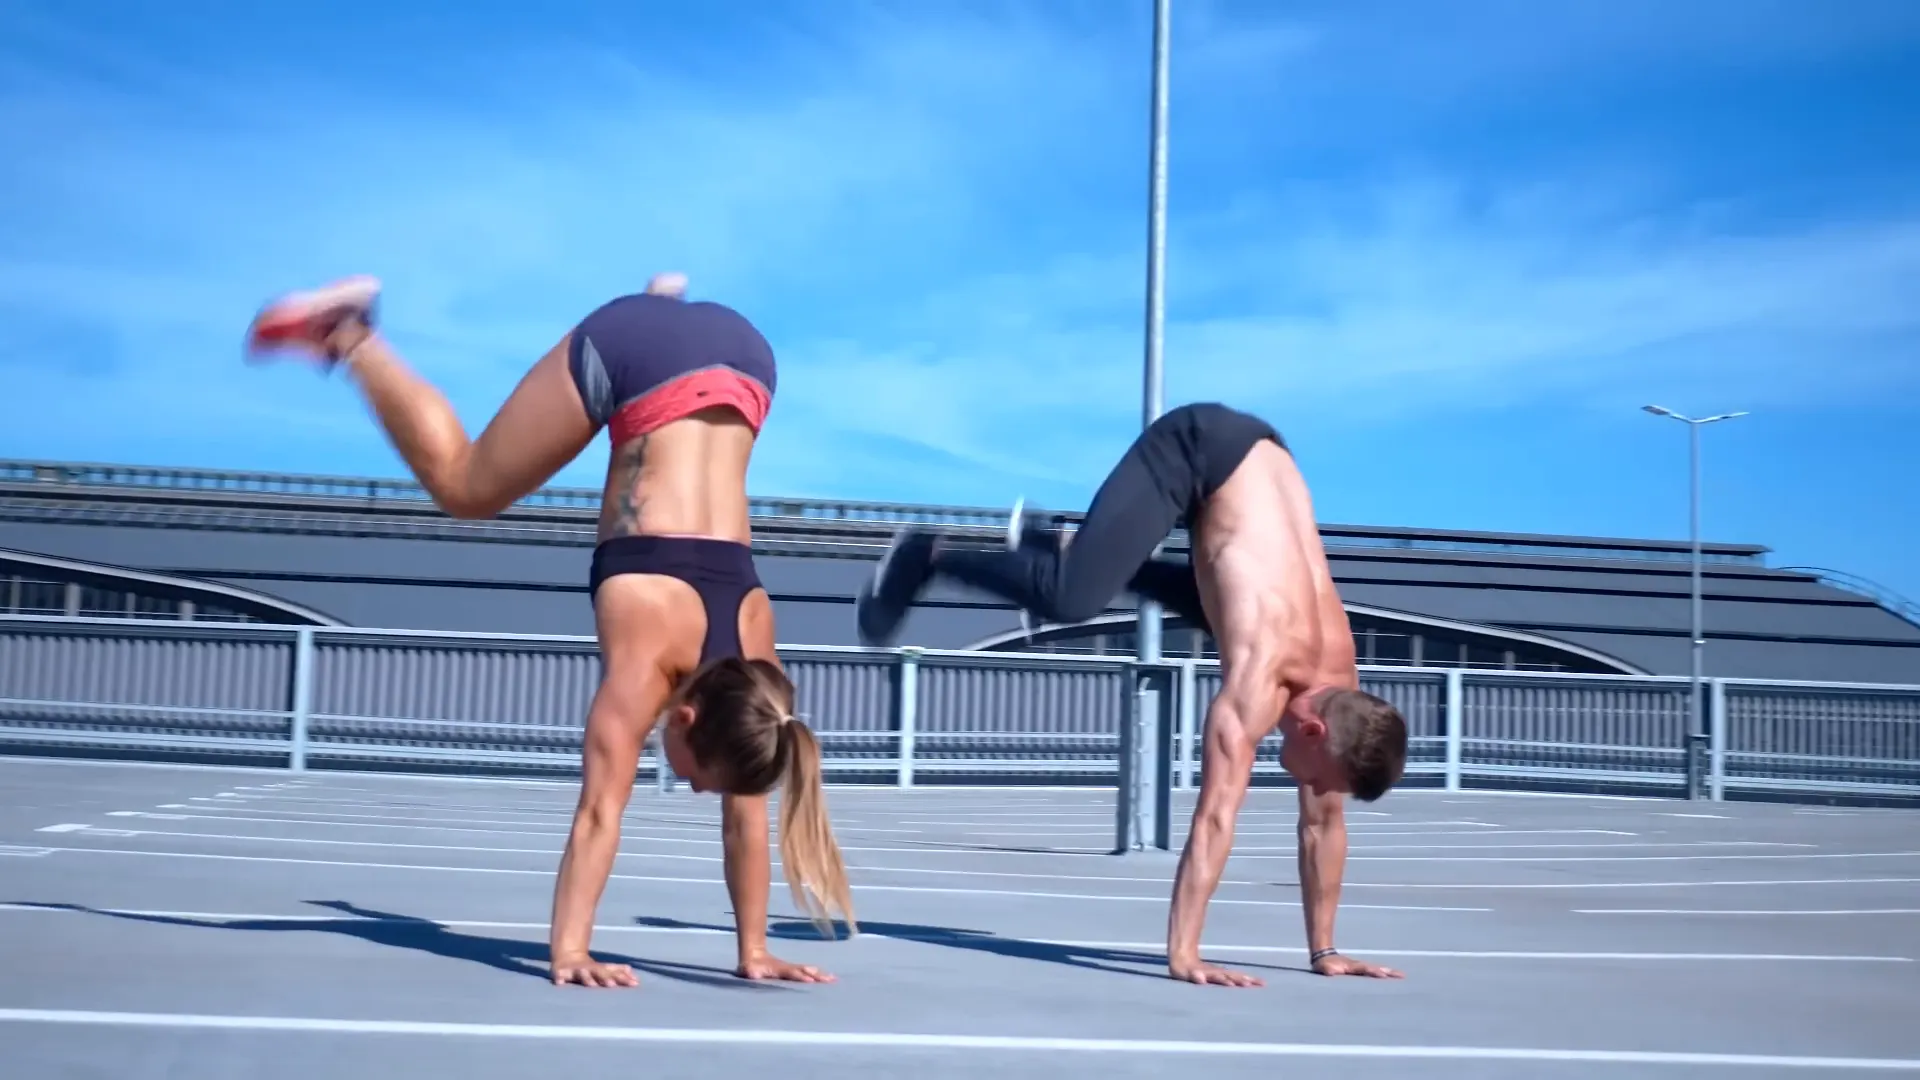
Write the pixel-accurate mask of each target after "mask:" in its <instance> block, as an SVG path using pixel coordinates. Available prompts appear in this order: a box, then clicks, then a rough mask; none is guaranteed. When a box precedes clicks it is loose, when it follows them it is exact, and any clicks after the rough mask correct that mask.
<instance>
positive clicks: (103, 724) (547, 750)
mask: <svg viewBox="0 0 1920 1080" xmlns="http://www.w3.org/2000/svg"><path fill="white" fill-rule="evenodd" d="M781 655H782V657H783V661H784V663H785V664H786V666H787V668H788V671H789V673H790V674H791V675H792V677H793V680H794V683H795V685H796V686H797V688H798V690H799V705H798V709H797V711H798V712H799V714H800V715H801V716H802V717H803V718H805V719H806V720H807V722H808V723H809V724H810V725H811V726H812V727H813V728H814V729H815V730H816V731H817V732H818V733H819V734H820V736H821V741H822V744H823V746H824V747H825V752H826V768H827V771H828V773H829V776H830V778H832V779H834V780H836V781H839V782H850V783H884V784H898V785H902V786H912V785H916V784H968V783H971V784H978V783H1012V782H1021V783H1053V784H1063V783H1064V784H1074V783H1084V784H1102V785H1105V784H1113V783H1116V782H1117V781H1118V778H1119V767H1118V762H1119V752H1120V747H1121V742H1122V740H1121V727H1122V722H1123V719H1124V718H1125V717H1126V713H1127V704H1126V702H1127V698H1128V695H1129V694H1130V693H1131V689H1130V688H1131V686H1132V684H1133V679H1134V675H1135V673H1136V671H1137V669H1136V668H1135V666H1134V665H1133V664H1132V663H1131V662H1130V661H1129V660H1127V659H1125V658H1120V657H1097V656H1061V655H1054V654H1022V653H1000V652H994V653H988V652H946V651H935V650H918V649H860V648H845V647H829V646H789V647H783V648H782V649H781ZM1163 666H1166V665H1163ZM1170 666H1172V667H1174V668H1176V669H1177V673H1178V674H1177V678H1176V679H1175V680H1174V683H1175V690H1174V693H1173V694H1172V700H1171V703H1170V705H1169V708H1170V709H1171V710H1172V715H1173V716H1174V718H1175V720H1174V728H1175V734H1174V738H1173V747H1172V754H1171V769H1172V772H1173V777H1174V785H1175V787H1177V788H1191V787H1192V786H1193V785H1194V784H1195V783H1196V782H1197V781H1198V778H1199V767H1200V761H1199V739H1198V735H1199V732H1200V730H1201V728H1202V726H1203V719H1204V716H1205V712H1206V708H1207V705H1208V703H1209V702H1210V701H1211V700H1212V699H1213V696H1214V694H1215V693H1216V692H1217V691H1218V688H1219V670H1218V666H1217V665H1216V664H1215V663H1214V662H1212V661H1204V660H1185V661H1178V662H1175V663H1174V664H1172V665H1170ZM599 679H600V660H599V655H598V651H597V648H596V646H595V643H594V641H593V639H592V638H586V637H546V636H512V635H497V634H455V633H439V632H431V631H404V630H369V629H357V628H338V627H291V626H266V625H259V624H213V623H199V622H147V621H135V620H105V619H102V620H93V619H71V618H57V617H34V616H13V617H0V751H10V752H14V753H56V754H59V753H84V754H107V755H117V756H128V757H139V758H146V759H156V760H194V761H226V762H239V763H254V764H266V765H273V766H286V767H289V768H293V769H309V768H359V769H367V768H373V769H396V770H411V771H422V770H427V771H455V772H463V773H475V772H490V771H491V772H500V771H509V772H514V773H521V774H525V773H535V774H538V773H550V774H556V775H562V774H570V773H573V772H575V771H576V770H577V769H578V766H579V753H580V744H581V736H582V725H583V722H584V719H585V717H586V714H587V708H588V705H589V703H590V702H591V700H592V697H593V694H594V691H595V688H596V686H597V685H598V682H599ZM1361 682H1362V686H1363V687H1364V688H1365V689H1367V690H1368V691H1370V692H1372V693H1375V694H1379V695H1381V696H1382V697H1385V698H1386V699H1388V700H1390V701H1392V702H1394V703H1395V704H1396V705H1397V706H1399V708H1400V710H1401V711H1402V713H1403V714H1404V715H1405V716H1406V718H1407V721H1408V724H1409V725H1410V729H1411V732H1410V734H1411V753H1410V761H1409V766H1408V774H1409V780H1408V782H1409V783H1419V784H1428V785H1445V786H1446V787H1448V788H1454V789H1459V788H1464V787H1472V786H1487V785H1498V786H1514V785H1534V786H1544V787H1556V788H1562V789H1588V790H1592V789H1610V790H1632V791H1643V792H1647V793H1653V794H1674V795H1681V794H1684V793H1685V790H1686V777H1687V775H1688V773H1687V760H1686V755H1687V753H1688V752H1689V751H1688V746H1689V739H1688V732H1689V729H1690V725H1689V714H1690V710H1691V697H1690V684H1689V683H1688V681H1687V680H1686V679H1685V678H1676V677H1642V676H1622V675H1567V674H1558V673H1535V672H1509V671H1478V670H1460V669H1438V668H1404V667H1396V668H1363V669H1362V673H1361ZM1708 688H1709V693H1708V695H1707V701H1708V705H1709V707H1708V709H1707V718H1708V729H1707V732H1706V738H1705V739H1704V740H1701V741H1702V742H1703V744H1704V745H1703V747H1702V749H1703V750H1704V753H1705V755H1706V760H1705V761H1704V762H1701V763H1700V765H1701V767H1702V768H1701V771H1702V772H1703V773H1704V775H1705V776H1706V777H1707V778H1708V789H1709V793H1710V795H1711V797H1713V798H1723V797H1727V796H1729V795H1732V796H1753V795H1762V794H1768V795H1781V796H1786V797H1796V798H1804V797H1832V796H1870V797H1896V798H1908V797H1911V798H1917V799H1920V686H1875V685H1853V684H1831V683H1804V682H1767V681H1752V680H1736V679H1712V680H1709V683H1708ZM1278 759H1279V740H1278V739H1277V738H1274V739H1269V740H1267V741H1266V742H1264V743H1263V744H1262V746H1261V747H1260V752H1259V754H1258V757H1257V764H1256V782H1260V783H1273V782H1284V776H1285V774H1284V772H1283V771H1282V770H1281V768H1280V765H1279V760H1278ZM658 765H659V763H658V761H657V755H655V754H654V753H653V751H651V750H649V751H648V753H647V755H646V757H645V759H644V760H643V762H642V766H641V770H642V775H643V776H644V777H647V778H650V779H661V777H660V774H659V772H658Z"/></svg>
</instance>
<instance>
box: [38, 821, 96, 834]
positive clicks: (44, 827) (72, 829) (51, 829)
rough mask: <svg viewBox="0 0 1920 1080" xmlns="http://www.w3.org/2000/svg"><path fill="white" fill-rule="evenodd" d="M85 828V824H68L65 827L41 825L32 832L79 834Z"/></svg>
mask: <svg viewBox="0 0 1920 1080" xmlns="http://www.w3.org/2000/svg"><path fill="white" fill-rule="evenodd" d="M86 827H87V826H86V823H85V822H68V823H67V824H65V825H42V826H41V827H39V828H37V829H35V830H33V831H34V832H79V831H81V830H82V829H85V828H86Z"/></svg>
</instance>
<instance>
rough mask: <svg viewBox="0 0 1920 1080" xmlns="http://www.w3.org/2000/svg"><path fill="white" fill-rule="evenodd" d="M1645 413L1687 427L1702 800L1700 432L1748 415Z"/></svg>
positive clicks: (1692, 780) (1691, 771)
mask: <svg viewBox="0 0 1920 1080" xmlns="http://www.w3.org/2000/svg"><path fill="white" fill-rule="evenodd" d="M1641 408H1642V409H1644V410H1646V411H1647V412H1650V413H1652V414H1653V415H1655V416H1664V417H1666V418H1668V419H1671V420H1678V421H1680V422H1681V423H1683V424H1685V425H1687V469H1688V474H1689V481H1688V485H1687V521H1688V524H1687V532H1688V536H1689V537H1690V539H1691V542H1692V545H1693V715H1692V720H1691V722H1690V724H1689V725H1688V727H1689V730H1688V732H1687V747H1686V750H1687V798H1689V799H1694V798H1698V797H1699V789H1700V760H1699V752H1698V751H1699V747H1698V744H1699V743H1700V742H1701V741H1702V740H1704V739H1706V738H1707V722H1706V710H1705V709H1704V707H1703V698H1702V696H1701V689H1702V687H1701V681H1702V672H1703V667H1704V655H1703V654H1704V652H1705V650H1706V647H1707V639H1706V632H1705V630H1704V629H1703V628H1702V627H1701V605H1700V429H1701V428H1703V427H1705V426H1706V425H1708V424H1717V423H1719V422H1720V421H1722V420H1732V419H1735V418H1737V417H1741V416H1745V415H1747V414H1746V413H1744V412H1730V413H1721V414H1720V415H1718V416H1706V417H1700V418H1698V419H1696V418H1694V417H1691V416H1682V415H1681V414H1679V413H1677V412H1674V411H1673V410H1672V409H1668V408H1665V407H1663V406H1659V405H1643V406H1641Z"/></svg>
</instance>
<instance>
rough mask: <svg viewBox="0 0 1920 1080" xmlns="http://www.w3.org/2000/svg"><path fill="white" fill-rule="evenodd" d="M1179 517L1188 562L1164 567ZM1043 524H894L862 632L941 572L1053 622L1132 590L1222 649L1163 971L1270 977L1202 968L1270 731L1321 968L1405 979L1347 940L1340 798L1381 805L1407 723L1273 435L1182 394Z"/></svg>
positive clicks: (1198, 977) (1302, 486)
mask: <svg viewBox="0 0 1920 1080" xmlns="http://www.w3.org/2000/svg"><path fill="white" fill-rule="evenodd" d="M1182 522H1184V523H1185V524H1186V526H1187V530H1188V535H1189V538H1190V547H1191V549H1192V561H1191V566H1189V565H1187V564H1185V563H1182V562H1179V561H1176V560H1172V559H1162V558H1155V557H1154V554H1153V552H1154V549H1155V548H1156V547H1158V546H1159V544H1160V543H1161V541H1162V540H1164V539H1165V538H1166V537H1167V535H1168V534H1169V533H1170V532H1172V531H1173V530H1174V529H1175V528H1176V527H1177V526H1179V525H1180V524H1181V523H1182ZM1039 524H1040V523H1039V522H1038V520H1037V519H1036V518H1033V517H1030V516H1029V515H1027V514H1025V513H1024V512H1023V511H1022V510H1020V509H1016V510H1015V511H1014V515H1013V520H1012V522H1011V524H1010V526H1009V529H1008V535H1007V544H1006V547H1005V549H1004V550H995V549H970V548H966V547H961V546H957V545H953V544H949V543H947V542H945V540H944V539H943V538H942V537H941V536H939V535H938V534H936V533H933V532H931V531H928V530H924V529H918V528H907V529H904V530H902V531H901V532H899V533H898V534H897V535H896V536H895V537H894V540H893V544H892V546H891V547H890V548H889V550H888V552H887V554H886V556H885V558H883V559H882V560H881V562H880V566H879V568H878V569H877V570H876V571H875V572H874V576H873V579H872V581H870V582H869V583H868V584H867V585H866V587H865V588H863V589H862V591H861V594H860V596H859V598H858V602H857V606H856V613H857V614H856V618H857V620H858V623H859V631H860V637H861V640H862V641H864V642H866V643H867V644H869V645H875V644H884V643H889V642H891V641H892V640H894V638H895V636H896V635H897V633H898V631H899V628H900V624H901V623H902V621H903V620H904V619H905V617H906V614H907V611H908V610H909V608H911V607H912V605H913V602H914V600H915V599H916V598H917V597H918V596H919V595H920V593H921V592H922V591H923V590H924V589H925V588H927V586H928V585H929V584H930V583H931V582H932V581H933V579H934V578H935V577H936V576H938V577H943V578H947V579H950V580H952V581H957V582H960V583H962V584H965V585H970V586H973V587H974V588H977V589H981V590H983V591H986V592H989V593H991V594H993V595H996V596H999V597H1001V598H1003V599H1006V600H1008V601H1009V602H1011V603H1012V604H1014V605H1015V606H1016V607H1018V608H1019V609H1021V611H1022V613H1023V615H1024V616H1027V617H1037V618H1040V619H1042V620H1045V621H1047V622H1050V623H1077V622H1084V621H1086V620H1088V619H1091V618H1093V617H1094V616H1095V615H1098V614H1099V613H1100V612H1101V611H1102V610H1103V609H1105V608H1106V606H1107V605H1108V603H1109V602H1110V601H1112V599H1113V598H1114V597H1115V596H1117V595H1118V594H1119V593H1120V592H1121V591H1122V590H1129V591H1132V592H1135V593H1138V594H1139V595H1141V596H1144V597H1146V598H1148V599H1150V600H1153V601H1156V602H1158V603H1159V604H1160V605H1161V606H1162V607H1163V608H1165V609H1166V610H1167V611H1169V612H1172V613H1174V614H1177V615H1180V616H1183V617H1184V618H1186V619H1187V620H1188V621H1189V622H1191V623H1192V624H1193V625H1195V626H1198V627H1200V628H1202V629H1204V630H1205V631H1207V632H1208V633H1210V634H1211V635H1212V636H1213V638H1214V640H1215V641H1216V642H1217V643H1218V647H1219V652H1220V668H1221V680H1222V681H1221V686H1220V692H1219V693H1218V694H1217V695H1216V696H1215V697H1214V699H1213V702H1212V704H1211V705H1209V706H1208V708H1207V717H1206V733H1205V737H1204V749H1203V757H1202V773H1201V783H1200V798H1199V802H1198V805H1196V807H1195V808H1194V815H1193V824H1192V828H1191V830H1190V831H1189V833H1188V836H1187V843H1186V848H1185V850H1184V851H1183V852H1182V853H1181V856H1180V867H1179V871H1178V873H1177V875H1176V877H1175V879H1174V887H1173V905H1172V912H1171V915H1170V916H1169V919H1168V927H1167V962H1168V967H1169V969H1170V971H1171V972H1172V974H1173V976H1174V977H1175V978H1177V979H1183V980H1186V981H1189V982H1195V983H1215V984H1220V985H1227V986H1258V985H1261V982H1260V980H1259V979H1257V978H1255V977H1253V976H1251V975H1246V974H1243V973H1241V972H1236V971H1228V970H1225V969H1222V968H1218V967H1215V966H1213V965H1211V964H1208V963H1205V962H1204V961H1202V960H1201V959H1200V933H1201V927H1202V924H1203V923H1204V921H1205V914H1206V907H1207V903H1208V901H1209V900H1210V899H1211V898H1212V896H1213V893H1214V890H1215V888H1216V887H1217V886H1218V884H1219V882H1220V876H1221V873H1222V872H1223V871H1224V869H1225V867H1226V862H1227V856H1228V854H1229V852H1230V850H1231V849H1232V847H1233V830H1234V822H1235V819H1236V818H1237V817H1238V816H1239V811H1240V806H1241V804H1242V802H1243V801H1244V800H1245V798H1246V793H1247V788H1248V787H1249V785H1250V784H1251V782H1252V778H1253V762H1254V752H1255V749H1256V748H1257V747H1258V746H1259V745H1260V741H1261V740H1262V739H1264V738H1265V737H1266V736H1267V735H1268V734H1270V733H1271V732H1273V731H1274V730H1275V728H1276V727H1277V728H1278V730H1279V731H1280V734H1281V736H1282V738H1283V739H1284V742H1283V744H1282V747H1281V751H1280V762H1281V765H1282V766H1283V767H1284V768H1285V769H1286V770H1287V772H1288V773H1290V774H1291V775H1292V776H1293V778H1294V780H1295V782H1296V783H1297V784H1298V787H1299V797H1300V821H1299V864H1300V891H1301V900H1302V906H1303V907H1304V909H1305V914H1306V930H1307V947H1308V949H1309V953H1310V955H1311V957H1312V965H1313V969H1314V971H1316V972H1318V973H1320V974H1322V975H1367V976H1375V977H1383V978H1399V977H1400V973H1399V972H1397V971H1394V970H1392V969H1391V968H1385V967H1380V966H1378V965H1375V964H1369V963H1366V962H1364V961H1360V960H1355V959H1352V958H1349V957H1345V956H1342V955H1340V953H1338V952H1337V951H1335V949H1334V946H1333V925H1334V911H1335V908H1336V907H1337V906H1338V904H1339V899H1340V878H1341V872H1342V869H1343V867H1344V864H1345V862H1346V854H1347V831H1346V819H1345V814H1344V809H1343V807H1344V799H1345V797H1346V796H1347V795H1352V796H1353V797H1355V798H1357V799H1360V800H1362V801H1365V802H1371V801H1373V800H1375V799H1378V798H1380V796H1382V795H1384V794H1386V792H1387V790H1388V789H1390V788H1391V787H1393V785H1394V784H1396V783H1398V782H1399V780H1400V777H1401V774H1402V772H1403V771H1404V770H1405V767H1406V758H1407V725H1406V720H1405V719H1404V718H1402V716H1401V715H1400V713H1399V711H1398V710H1396V709H1395V708H1394V707H1393V706H1392V705H1390V704H1388V703H1387V702H1385V701H1383V700H1381V699H1380V698H1377V697H1374V696H1373V695H1371V694H1366V693H1363V692H1361V690H1360V688H1359V685H1360V678H1359V671H1358V668H1357V667H1356V665H1355V658H1354V648H1353V631H1352V628H1351V627H1350V626H1349V625H1348V622H1347V614H1346V609H1345V608H1343V607H1342V606H1341V604H1340V597H1339V595H1338V594H1337V593H1336V592H1335V589H1334V584H1333V577H1332V574H1331V573H1330V572H1329V570H1328V569H1327V559H1326V552H1325V550H1324V549H1323V547H1322V545H1321V541H1320V532H1319V528H1318V526H1317V524H1316V523H1315V520H1314V513H1313V503H1312V500H1311V499H1310V497H1309V496H1308V492H1307V485H1306V481H1305V480H1304V479H1303V478H1302V476H1301V474H1300V470H1299V468H1298V467H1297V466H1296V465H1295V463H1294V460H1293V456H1292V454H1291V453H1289V452H1288V449H1287V446H1286V443H1285V441H1284V440H1283V439H1282V438H1281V437H1280V434H1279V433H1278V432H1277V431H1275V430H1274V429H1273V428H1272V427H1271V426H1270V425H1268V424H1267V423H1266V422H1265V421H1262V420H1260V419H1259V418H1257V417H1254V416H1250V415H1248V414H1246V413H1244V412H1241V411H1239V410H1236V409H1232V408H1228V407H1227V406H1224V405H1218V404H1193V405H1183V406H1181V407H1179V408H1176V409H1173V410H1172V411H1170V412H1168V413H1166V414H1165V415H1163V416H1161V417H1160V418H1159V419H1158V420H1156V421H1154V423H1153V424H1152V425H1150V426H1149V427H1148V428H1147V430H1146V431H1145V432H1143V433H1142V434H1141V435H1140V437H1139V438H1137V439H1136V440H1134V442H1133V444H1132V445H1131V446H1130V447H1129V448H1128V449H1127V452H1126V453H1125V454H1124V455H1123V456H1122V457H1121V459H1120V462H1119V464H1118V465H1116V466H1114V469H1113V471H1112V472H1111V473H1109V474H1108V476H1107V478H1106V480H1105V482H1104V483H1102V484H1101V486H1100V490H1099V491H1098V492H1096V493H1095V495H1094V498H1093V502H1092V503H1091V505H1089V506H1088V508H1087V512H1086V515H1085V517H1084V519H1083V521H1082V522H1081V525H1080V528H1079V529H1078V530H1077V531H1076V532H1075V533H1074V535H1073V538H1072V542H1071V543H1070V544H1069V543H1066V542H1065V539H1064V537H1063V536H1062V535H1061V534H1058V533H1054V532H1048V531H1044V530H1043V529H1041V528H1039V527H1038V526H1039Z"/></svg>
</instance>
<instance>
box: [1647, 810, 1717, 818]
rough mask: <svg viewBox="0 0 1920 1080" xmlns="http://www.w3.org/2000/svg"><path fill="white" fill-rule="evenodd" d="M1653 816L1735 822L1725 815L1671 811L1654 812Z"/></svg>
mask: <svg viewBox="0 0 1920 1080" xmlns="http://www.w3.org/2000/svg"><path fill="white" fill-rule="evenodd" d="M1653 816H1654V817H1677V818H1706V819H1707V820H1709V821H1732V820H1733V819H1732V818H1731V817H1728V816H1727V815H1725V814H1676V813H1674V812H1673V811H1671V810H1655V811H1654V812H1653Z"/></svg>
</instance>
